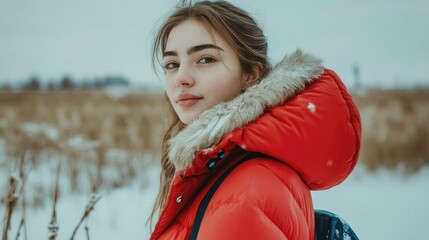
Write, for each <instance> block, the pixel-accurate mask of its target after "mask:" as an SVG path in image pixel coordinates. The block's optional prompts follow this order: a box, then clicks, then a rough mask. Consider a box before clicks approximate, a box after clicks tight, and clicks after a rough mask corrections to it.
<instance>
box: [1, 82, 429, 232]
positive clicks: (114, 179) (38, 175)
mask: <svg viewBox="0 0 429 240" xmlns="http://www.w3.org/2000/svg"><path fill="white" fill-rule="evenodd" d="M428 93H429V91H428V90H424V89H422V90H365V91H364V90H360V91H355V92H354V93H353V97H354V99H355V101H356V103H357V104H358V107H359V109H360V112H361V117H362V123H363V142H362V152H361V157H360V162H359V164H358V165H357V167H356V169H355V171H354V172H353V173H352V174H351V176H350V177H349V178H348V179H347V180H346V181H345V182H344V183H343V184H341V185H339V186H337V187H334V188H332V189H330V190H326V191H315V192H313V200H314V205H315V208H319V209H326V210H330V211H332V212H335V213H337V214H339V215H340V216H341V217H343V218H344V219H346V220H347V221H348V222H349V224H350V225H351V226H352V227H353V228H354V230H355V231H356V233H357V234H358V235H359V236H360V237H361V239H423V238H424V237H423V236H424V234H425V227H426V222H427V221H425V217H426V216H427V215H428V214H429V210H428V209H427V208H426V205H427V201H428V199H429V187H428V186H429V165H428V162H429V157H428V156H429V154H428V149H427V147H425V143H427V142H428V139H429V137H428V136H429V128H428V127H427V125H426V121H427V119H429V109H428V108H427V106H428V104H429V97H428V96H429V94H428ZM162 103H163V100H162V97H161V94H156V93H148V92H144V91H143V92H140V93H136V92H129V93H125V94H119V92H116V94H112V93H109V92H106V91H2V92H1V93H0V156H1V158H0V181H1V185H2V186H3V187H2V188H1V193H0V194H1V195H0V196H1V209H0V214H1V216H2V231H3V234H4V229H3V227H4V226H5V224H6V220H7V219H8V217H7V216H8V214H7V213H8V212H9V210H10V200H11V198H10V197H9V198H8V193H9V191H10V189H11V186H12V185H11V182H10V181H11V179H13V180H14V181H17V184H15V187H16V191H15V193H14V194H13V195H12V196H13V197H17V199H16V203H15V205H14V208H13V211H12V214H11V216H10V220H11V221H10V224H9V226H10V230H9V231H8V232H7V233H8V239H16V238H18V239H47V238H48V237H49V236H50V234H53V233H55V232H52V231H51V230H49V229H48V226H50V223H51V222H52V219H53V208H54V199H55V198H54V196H55V194H54V193H55V192H57V193H58V200H57V204H56V205H55V213H56V217H55V220H56V221H55V222H54V223H55V224H54V225H53V226H58V231H57V232H56V233H57V239H69V238H70V237H71V236H72V234H73V231H74V230H75V228H76V226H77V225H78V223H79V222H80V220H81V219H82V216H83V215H84V213H85V210H86V209H91V211H90V212H89V216H88V217H87V218H85V219H84V220H83V222H82V224H81V225H80V227H79V228H78V230H77V232H76V235H75V239H147V238H148V236H149V232H150V227H149V226H148V225H147V224H146V220H147V217H148V216H149V214H150V211H151V207H152V204H153V202H154V198H155V195H156V192H157V190H158V176H159V171H160V169H159V165H158V162H157V161H158V158H159V147H158V143H159V142H160V141H161V139H160V138H161V136H162V131H163V129H164V125H163V107H162V106H163V105H162ZM60 163H61V165H59V164H60ZM59 167H60V168H59ZM58 169H59V171H58ZM57 173H59V174H57ZM57 175H58V180H57ZM56 186H58V187H56ZM21 189H22V190H21ZM56 189H57V190H56ZM91 198H92V203H93V204H95V206H94V207H93V208H91V206H88V204H90V203H91ZM94 200H98V201H96V202H94ZM22 219H24V224H22V225H21V221H22ZM51 226H52V225H51ZM18 233H19V236H18Z"/></svg>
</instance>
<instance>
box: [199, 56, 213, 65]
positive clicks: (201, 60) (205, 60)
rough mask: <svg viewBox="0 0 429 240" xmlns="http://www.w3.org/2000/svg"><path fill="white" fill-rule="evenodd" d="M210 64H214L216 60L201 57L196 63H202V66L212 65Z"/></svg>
mask: <svg viewBox="0 0 429 240" xmlns="http://www.w3.org/2000/svg"><path fill="white" fill-rule="evenodd" d="M212 62H216V59H214V58H211V57H203V58H201V59H200V60H199V61H198V63H203V64H207V63H212Z"/></svg>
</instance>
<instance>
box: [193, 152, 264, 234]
mask: <svg viewBox="0 0 429 240" xmlns="http://www.w3.org/2000/svg"><path fill="white" fill-rule="evenodd" d="M257 157H268V156H266V155H264V154H262V153H250V154H248V155H246V156H245V157H243V158H242V159H240V160H239V161H237V162H236V163H235V164H234V165H232V166H231V167H230V168H229V169H228V170H226V171H225V172H224V173H223V174H222V175H221V176H220V177H219V178H218V179H217V180H216V182H215V183H214V184H213V185H212V186H211V188H210V189H209V191H208V192H207V193H206V195H205V196H204V198H203V200H202V201H201V203H200V206H199V207H198V210H197V214H196V215H195V219H194V225H193V226H192V231H191V236H190V237H189V239H190V240H196V239H197V236H198V232H199V230H200V226H201V222H202V221H203V217H204V213H205V212H206V209H207V206H208V205H209V203H210V200H211V199H212V197H213V195H214V194H215V192H216V190H217V189H218V188H219V186H220V185H221V184H222V182H223V181H224V180H225V178H226V177H227V176H228V175H229V174H230V173H231V172H232V171H233V170H234V169H235V168H236V167H238V166H239V165H240V164H241V163H243V162H245V161H247V160H250V159H252V158H257Z"/></svg>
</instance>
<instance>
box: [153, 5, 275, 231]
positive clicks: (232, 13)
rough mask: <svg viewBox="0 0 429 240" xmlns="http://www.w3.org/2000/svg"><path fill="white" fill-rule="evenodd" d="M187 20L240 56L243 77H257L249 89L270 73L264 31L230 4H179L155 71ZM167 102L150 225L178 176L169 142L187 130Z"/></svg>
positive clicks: (164, 29) (156, 47)
mask: <svg viewBox="0 0 429 240" xmlns="http://www.w3.org/2000/svg"><path fill="white" fill-rule="evenodd" d="M186 20H195V21H198V22H200V23H202V24H203V25H204V26H206V28H207V30H208V31H209V32H212V31H215V32H216V33H218V34H219V35H220V36H221V37H222V38H223V39H224V40H225V41H226V42H227V43H228V44H229V45H230V46H231V47H232V49H234V51H235V53H236V54H237V55H238V58H239V61H240V67H241V69H242V73H243V74H252V76H254V75H255V74H257V76H256V77H254V78H252V80H251V81H250V80H249V82H246V83H244V84H245V85H246V87H249V86H251V85H253V84H255V83H257V82H259V81H260V80H261V79H263V78H264V77H265V76H266V75H267V74H268V73H269V72H270V70H271V65H270V63H269V60H268V57H267V51H268V49H267V48H268V46H267V41H266V38H265V36H264V34H263V32H262V29H261V28H260V27H259V26H258V24H257V23H256V22H255V20H254V19H253V18H252V16H251V15H250V14H249V13H247V12H246V11H244V10H242V9H240V8H238V7H236V6H234V5H232V4H230V3H228V2H226V1H198V2H193V1H182V2H181V3H179V4H178V5H177V8H176V9H175V10H174V12H173V13H172V14H171V15H170V16H169V17H168V18H167V19H166V20H165V22H164V23H163V24H162V25H161V26H160V28H159V31H158V33H157V35H156V36H155V39H154V43H153V49H152V65H153V68H154V70H155V71H156V66H157V65H158V64H159V65H162V59H161V57H162V53H163V52H164V51H165V47H166V45H167V41H168V36H169V34H170V32H171V30H172V29H173V28H174V27H176V26H177V25H179V24H180V23H182V22H184V21H186ZM164 101H165V103H166V105H167V108H168V111H169V113H170V115H171V116H170V117H169V119H171V122H170V124H169V127H168V128H167V131H166V133H165V135H164V138H163V141H162V146H161V151H162V155H161V156H162V157H161V176H160V189H159V193H158V196H157V198H156V201H155V205H154V207H153V209H152V213H151V215H150V217H149V219H148V223H150V225H152V221H153V218H154V215H155V214H156V213H157V212H159V211H160V210H161V209H162V208H163V207H164V204H165V202H166V199H167V195H168V191H169V188H170V183H171V180H172V179H173V176H174V172H175V168H174V166H173V164H172V163H171V162H170V161H169V159H168V149H169V146H168V140H169V139H170V138H172V137H174V136H175V135H176V134H177V133H178V132H179V131H180V130H182V129H183V128H185V127H186V125H185V124H184V123H182V122H181V121H180V119H179V117H178V115H177V114H176V112H175V111H174V109H173V107H172V105H171V103H170V101H169V100H168V97H167V95H166V94H164Z"/></svg>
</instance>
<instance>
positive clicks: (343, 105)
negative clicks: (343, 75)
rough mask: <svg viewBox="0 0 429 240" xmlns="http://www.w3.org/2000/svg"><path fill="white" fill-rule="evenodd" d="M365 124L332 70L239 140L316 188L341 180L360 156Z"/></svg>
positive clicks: (262, 119) (273, 111)
mask: <svg viewBox="0 0 429 240" xmlns="http://www.w3.org/2000/svg"><path fill="white" fill-rule="evenodd" d="M360 141H361V123H360V117H359V113H358V110H357V108H356V106H355V104H354V103H353V101H352V98H351V96H350V94H349V93H348V91H347V89H346V87H345V86H344V85H343V83H342V82H341V80H340V78H339V77H338V76H337V75H336V74H335V72H333V71H332V70H329V69H325V72H324V74H323V75H322V76H321V77H319V78H318V79H316V80H314V81H313V82H312V83H311V84H309V85H308V86H307V87H306V88H305V89H304V90H303V91H302V92H300V93H299V94H298V95H296V96H295V97H293V98H291V99H289V100H287V101H286V102H285V103H284V104H283V105H282V106H278V107H275V108H273V109H271V110H269V111H267V112H266V113H265V115H264V116H263V117H261V118H259V119H258V120H257V121H255V122H254V123H253V124H249V125H247V126H246V127H244V128H242V129H241V135H240V138H239V139H236V142H237V143H238V144H239V145H241V146H243V147H245V148H246V150H248V151H254V152H262V153H265V154H267V155H270V156H273V157H275V158H277V159H279V160H281V161H283V162H285V163H286V164H287V165H289V166H291V167H292V168H293V169H294V170H295V171H297V172H298V173H299V174H300V175H301V177H302V178H303V180H304V182H305V183H306V184H307V185H308V186H309V187H310V188H311V189H326V188H330V187H332V186H335V185H337V184H339V183H340V182H342V181H343V180H344V179H345V178H346V177H347V176H348V175H349V174H350V173H351V171H352V170H353V168H354V167H355V165H356V163H357V159H358V156H359V149H360Z"/></svg>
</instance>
